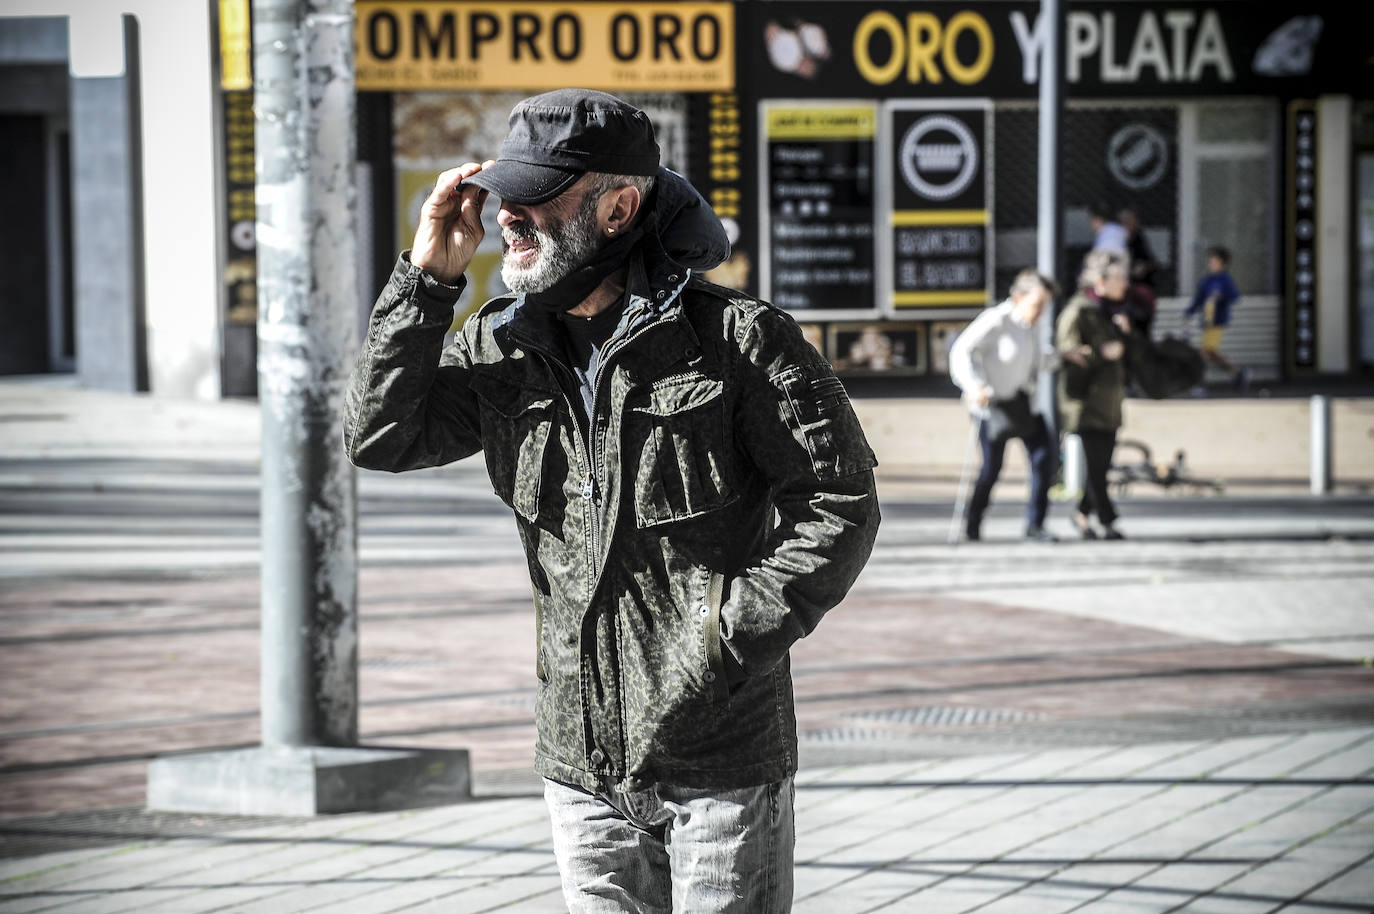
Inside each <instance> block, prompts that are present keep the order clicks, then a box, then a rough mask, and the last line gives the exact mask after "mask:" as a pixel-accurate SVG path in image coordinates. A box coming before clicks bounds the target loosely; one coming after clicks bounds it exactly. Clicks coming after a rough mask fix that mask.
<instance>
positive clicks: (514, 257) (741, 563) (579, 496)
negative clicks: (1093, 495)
mask: <svg viewBox="0 0 1374 914" xmlns="http://www.w3.org/2000/svg"><path fill="white" fill-rule="evenodd" d="M510 125H511V129H510V134H509V135H508V137H507V138H506V141H505V143H504V144H503V146H502V149H501V153H500V155H499V157H498V158H497V159H496V160H495V161H487V162H484V163H481V164H478V163H468V164H466V165H463V166H461V167H459V168H456V169H453V170H451V171H447V172H444V173H443V174H442V175H440V176H439V180H438V183H437V184H436V185H435V188H434V192H433V193H432V194H431V195H430V197H429V199H428V200H427V201H426V202H425V204H424V207H423V210H422V214H421V219H420V226H419V229H418V230H417V232H416V236H415V242H414V246H413V247H412V249H411V250H410V251H408V252H405V253H402V255H401V257H400V261H399V262H398V263H397V265H396V268H395V271H394V272H393V274H392V276H391V279H390V280H389V282H388V283H387V286H386V289H385V290H384V291H383V292H382V295H381V298H380V299H379V300H378V302H377V305H376V307H375V309H374V311H373V314H372V320H371V324H370V327H369V330H368V334H367V340H366V343H365V345H364V347H363V350H362V353H361V355H360V357H359V360H358V364H357V367H356V369H355V370H354V373H353V377H352V380H351V382H350V388H349V393H348V398H347V405H348V408H347V417H346V426H345V439H346V444H347V448H348V453H349V455H350V456H351V457H352V459H353V460H354V462H355V463H357V464H358V465H359V466H365V467H370V468H374V469H383V470H392V471H397V470H405V469H409V468H411V467H421V466H433V465H437V464H443V463H448V462H450V461H453V460H457V459H459V458H462V457H466V456H468V455H470V454H473V453H475V452H477V451H479V450H480V451H483V452H484V454H485V456H486V462H487V469H488V471H489V474H490V476H491V481H492V485H493V487H494V488H495V491H496V494H497V495H498V496H500V498H501V499H502V500H503V501H504V502H505V503H506V504H507V505H508V506H509V507H510V508H511V510H512V511H513V512H514V515H515V523H516V526H517V528H518V530H519V534H520V538H521V541H522V542H523V544H524V548H525V553H526V555H527V557H528V560H529V568H530V580H531V585H532V588H533V591H534V613H535V623H536V624H535V627H536V641H537V644H536V645H535V649H534V651H533V652H532V653H533V654H534V658H535V662H534V664H533V666H534V668H535V672H536V675H537V678H538V698H537V702H536V710H535V717H536V723H537V729H538V737H537V742H536V746H535V768H536V771H537V772H538V773H539V774H541V775H543V777H544V778H545V797H546V800H547V803H548V807H549V811H550V815H551V818H552V820H553V836H554V850H555V854H556V856H557V859H558V864H559V868H560V871H561V873H562V877H563V888H564V895H565V898H566V901H567V904H568V907H569V909H570V910H571V911H573V912H606V911H641V910H655V911H659V910H662V911H667V910H669V909H672V910H682V911H692V912H727V911H728V912H749V914H769V912H779V911H786V910H789V909H790V906H791V897H792V888H791V887H792V847H793V840H794V839H793V834H794V832H793V824H792V822H793V819H792V797H793V785H792V776H793V774H794V773H795V771H796V767H797V733H796V721H795V715H794V710H793V698H792V680H791V675H790V672H789V664H788V649H789V648H790V646H791V645H792V643H793V642H794V641H796V640H797V639H799V638H801V637H803V636H805V635H807V634H809V633H810V632H811V631H812V630H813V629H814V628H815V627H816V626H817V624H818V623H819V622H820V621H821V617H822V616H823V615H824V614H825V613H826V612H827V611H829V610H830V609H831V608H832V607H834V606H835V605H836V604H837V603H838V602H839V601H840V600H841V599H842V598H843V597H844V595H845V593H846V591H847V590H848V589H849V587H850V585H851V584H852V583H853V581H854V579H855V578H856V577H857V576H858V573H859V571H860V569H862V568H863V565H864V563H865V561H866V560H867V558H868V555H869V552H870V550H871V548H872V545H873V540H874V537H875V535H876V532H877V527H878V502H877V495H876V492H875V490H874V481H873V467H874V465H875V463H876V461H875V459H874V456H873V452H872V450H871V449H870V448H869V446H868V443H867V441H865V439H864V435H863V431H862V430H861V429H860V427H859V422H858V419H857V418H856V416H855V414H854V410H853V408H852V407H851V405H850V402H849V397H848V395H847V394H846V392H845V389H844V386H843V385H842V384H841V383H840V381H839V380H837V379H836V377H835V375H834V373H833V372H832V370H831V367H830V364H829V363H828V362H827V361H826V360H825V359H824V358H823V357H822V356H821V355H820V354H819V353H818V352H817V351H816V350H815V349H814V348H813V347H812V346H811V345H810V344H809V343H807V342H806V340H805V339H804V338H803V336H802V333H801V330H800V329H799V327H798V326H797V324H796V322H795V321H793V319H792V318H791V317H790V316H788V315H787V314H785V313H784V312H782V311H780V310H778V309H777V308H774V307H773V306H771V305H769V304H768V303H767V302H763V301H759V300H757V299H753V298H750V297H749V296H747V295H743V294H741V293H739V292H736V291H734V290H730V289H724V288H720V287H718V286H713V285H711V284H710V283H707V282H704V281H702V280H701V279H699V278H698V277H697V275H696V274H697V273H698V271H700V270H704V269H709V268H710V267H712V266H715V265H716V264H717V263H719V262H721V261H722V260H723V259H724V258H725V257H726V255H727V254H728V244H727V242H726V239H725V235H724V231H723V229H722V228H721V226H720V223H719V221H718V220H717V219H716V218H715V216H714V214H713V213H712V212H711V211H710V209H709V207H708V206H707V204H706V202H705V201H704V200H703V199H702V198H701V197H700V196H699V195H698V194H697V193H696V191H695V190H693V189H692V187H691V185H690V184H688V183H687V182H686V181H685V180H684V179H683V178H681V177H680V176H678V175H676V174H674V173H672V172H670V171H667V170H666V169H663V168H660V167H659V153H658V146H657V143H656V142H655V140H654V136H653V128H652V126H651V125H650V123H649V120H648V118H647V116H646V115H645V114H644V112H642V111H639V110H637V109H635V108H633V107H631V106H630V105H628V104H626V103H624V102H623V101H621V100H620V99H617V98H615V97H613V96H610V95H606V94H605V93H600V92H591V91H587V90H578V89H564V90H557V91H554V92H549V93H545V94H544V95H540V96H536V97H534V98H530V99H526V100H525V101H523V102H521V103H520V104H519V105H517V106H516V108H515V110H514V111H513V112H512V114H511V121H510ZM488 193H494V194H496V195H497V196H498V197H500V198H501V200H502V205H501V210H500V213H499V215H498V219H497V222H498V223H499V225H500V226H501V231H502V241H503V248H504V253H503V259H502V277H503V278H504V280H505V282H506V285H507V286H508V287H509V288H510V289H511V290H512V294H510V295H505V296H501V297H499V298H497V299H494V300H493V301H491V302H489V303H488V304H487V305H486V306H485V307H484V308H482V309H481V310H480V312H479V313H477V314H476V315H475V316H474V317H472V318H471V319H470V320H469V321H468V322H467V323H466V324H465V326H464V327H463V328H462V330H461V332H459V333H458V334H457V337H456V339H454V341H453V344H452V345H451V346H450V347H448V348H447V349H443V339H444V334H445V331H446V330H447V328H448V325H449V322H450V320H451V318H452V314H453V305H454V303H455V301H456V300H457V298H458V295H459V293H460V292H461V291H462V289H463V286H464V282H465V281H464V278H463V273H464V271H465V270H466V269H467V266H468V263H469V261H470V260H471V258H472V256H473V252H474V250H475V249H476V247H477V244H478V242H479V241H480V240H481V237H482V222H481V212H482V208H483V206H484V204H485V203H486V201H487V195H488Z"/></svg>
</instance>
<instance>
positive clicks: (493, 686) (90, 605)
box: [0, 565, 1374, 853]
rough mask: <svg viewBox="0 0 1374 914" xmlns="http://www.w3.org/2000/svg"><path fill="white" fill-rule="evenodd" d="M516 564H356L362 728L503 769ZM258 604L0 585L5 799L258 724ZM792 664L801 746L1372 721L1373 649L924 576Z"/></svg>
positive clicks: (117, 773) (220, 739)
mask: <svg viewBox="0 0 1374 914" xmlns="http://www.w3.org/2000/svg"><path fill="white" fill-rule="evenodd" d="M524 575H525V572H524V569H523V566H513V565H511V566H501V565H491V566H488V567H487V568H486V569H485V570H484V574H483V575H481V576H480V578H477V579H475V578H474V576H472V575H470V574H466V573H464V572H463V571H461V570H458V569H452V568H427V569H425V570H424V572H423V573H422V574H416V573H415V571H414V570H412V569H394V568H391V569H388V568H381V569H375V568H374V569H364V571H363V574H362V580H361V598H360V605H361V606H362V607H363V610H362V622H361V625H362V637H361V685H362V710H361V728H362V734H363V739H364V742H366V743H369V744H390V745H413V746H441V747H455V746H461V747H465V748H468V749H470V750H471V752H472V753H473V763H474V768H475V770H476V772H477V777H478V783H479V786H481V785H482V783H483V779H484V778H487V779H488V781H489V782H490V783H492V784H494V785H497V788H498V789H499V788H500V786H501V785H504V784H507V783H508V782H512V779H514V782H520V780H519V779H520V773H521V772H528V771H529V769H530V765H531V763H532V755H531V751H532V746H533V742H534V734H533V704H532V703H533V676H532V669H531V667H532V664H531V662H530V654H531V651H532V648H531V645H532V644H533V638H534V632H533V622H532V618H531V616H532V614H531V612H530V611H529V607H528V597H527V593H528V584H527V583H526V581H525V578H524ZM458 595H461V596H458ZM256 602H257V581H256V579H255V577H254V576H252V575H244V574H227V575H226V574H221V575H209V576H182V577H177V576H169V577H165V578H160V579H157V580H153V581H149V580H143V579H137V578H135V579H127V580H119V579H110V578H102V579H99V580H93V581H85V580H80V579H78V580H69V579H45V580H41V581H28V582H24V583H23V584H22V586H11V587H7V588H5V589H4V590H2V591H0V625H2V626H3V627H2V628H0V669H4V670H5V674H4V676H5V686H4V689H3V693H2V694H0V816H3V817H7V818H8V817H16V816H34V815H38V814H42V813H53V812H61V811H70V810H89V809H101V808H116V807H128V806H135V805H138V804H141V803H142V800H143V787H144V768H145V765H146V762H147V760H148V759H149V758H152V757H155V756H157V755H160V754H166V753H173V752H187V751H195V750H202V749H206V748H209V747H224V746H236V745H249V744H253V743H256V741H257V737H258V722H257V701H258V694H257V689H258V685H257V659H258V633H257V608H256ZM794 669H795V676H796V692H797V698H798V709H799V723H800V728H801V730H802V732H803V758H802V761H803V764H806V765H812V764H825V763H834V762H857V761H879V760H884V759H888V758H894V757H905V758H911V757H920V756H929V755H944V754H951V753H962V752H970V751H983V752H986V751H989V750H991V749H996V748H999V747H1005V746H1007V745H1019V744H1024V743H1030V744H1037V743H1038V744H1049V745H1063V744H1066V743H1084V742H1089V743H1092V742H1103V741H1118V740H1122V739H1127V740H1129V741H1133V742H1134V741H1141V740H1147V739H1160V738H1166V737H1167V736H1168V735H1169V734H1170V733H1171V732H1173V733H1176V734H1180V735H1194V734H1193V731H1199V732H1200V733H1201V734H1203V735H1213V734H1217V735H1219V734H1220V733H1221V732H1222V731H1219V730H1218V729H1217V728H1218V727H1231V728H1235V727H1239V726H1246V727H1250V728H1251V729H1253V728H1255V727H1259V726H1260V718H1262V717H1265V716H1269V717H1274V718H1275V719H1280V720H1281V721H1282V722H1283V723H1284V726H1286V727H1287V728H1288V729H1294V728H1295V726H1301V725H1302V721H1303V720H1304V719H1305V720H1306V722H1307V723H1308V724H1311V725H1319V726H1332V725H1339V724H1342V723H1360V722H1365V723H1374V700H1371V699H1374V671H1371V670H1370V669H1369V668H1368V667H1366V666H1364V665H1362V664H1360V663H1358V662H1351V661H1349V660H1345V659H1341V658H1336V657H1325V656H1317V655H1311V654H1295V653H1290V652H1286V651H1277V650H1273V649H1271V648H1268V647H1265V646H1262V645H1258V646H1257V645H1250V644H1224V643H1219V642H1215V641H1210V640H1205V639H1199V638H1187V637H1181V636H1178V635H1173V634H1169V633H1166V632H1160V631H1155V630H1152V629H1146V628H1141V627H1138V626H1133V625H1126V624H1121V623H1118V622H1111V621H1103V620H1099V619H1083V618H1076V617H1073V616H1068V615H1064V614H1061V613H1055V612H1048V611H1043V610H1032V609H1024V608H1017V607H1014V606H1007V605H1004V604H998V603H989V602H985V601H981V600H974V599H967V598H960V597H952V596H944V595H939V594H922V593H919V592H918V593H892V592H890V591H875V590H860V591H859V592H857V593H856V594H855V595H854V596H852V597H851V599H850V600H849V601H848V602H847V603H846V604H845V606H843V607H841V608H840V609H838V610H836V611H835V612H834V613H832V614H831V616H829V617H828V618H827V619H826V620H825V622H824V623H823V625H822V627H821V629H820V630H819V631H818V632H817V633H816V634H815V635H814V636H813V637H812V638H810V639H807V640H804V641H802V642H801V643H800V644H798V645H797V647H796V649H795V650H794ZM1285 709H1288V710H1287V711H1285ZM1188 722H1191V724H1190V726H1191V727H1192V730H1188V729H1187V728H1186V727H1184V725H1185V724H1187V723H1188ZM1295 722H1296V723H1295ZM1133 727H1134V728H1135V730H1136V731H1138V732H1136V733H1135V735H1131V733H1130V731H1131V729H1132V728H1133ZM1171 727H1172V730H1171ZM1180 727H1184V729H1179V728H1180ZM1260 729H1263V728H1262V727H1260ZM1229 732H1246V731H1245V730H1240V731H1237V730H1235V729H1232V730H1230V731H1229ZM1008 740H1012V742H1011V743H1008ZM980 741H981V742H980ZM522 783H524V784H525V785H526V786H527V785H528V784H529V783H531V778H530V777H529V776H526V777H525V778H524V781H523V782H522ZM6 843H8V844H10V845H13V844H14V841H13V840H9V841H7V840H6V837H5V832H4V828H3V825H2V824H0V848H3V847H4V845H5V844H6ZM0 853H3V850H0Z"/></svg>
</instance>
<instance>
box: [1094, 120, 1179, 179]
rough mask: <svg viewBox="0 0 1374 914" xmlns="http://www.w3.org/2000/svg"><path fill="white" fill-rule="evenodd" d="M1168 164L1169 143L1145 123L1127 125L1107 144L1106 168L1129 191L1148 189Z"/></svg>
mask: <svg viewBox="0 0 1374 914" xmlns="http://www.w3.org/2000/svg"><path fill="white" fill-rule="evenodd" d="M1168 167H1169V144H1168V143H1167V142H1166V141H1165V139H1164V135H1163V134H1161V133H1160V132H1159V131H1158V130H1156V129H1155V128H1153V127H1151V126H1149V125H1148V124H1127V125H1126V126H1125V127H1122V128H1121V129H1120V130H1118V131H1117V132H1116V133H1114V134H1112V138H1111V141H1110V142H1109V143H1108V144H1107V168H1108V169H1110V170H1111V173H1112V177H1114V178H1116V179H1117V180H1118V181H1120V182H1121V183H1122V184H1124V185H1125V186H1126V187H1129V188H1130V189H1131V190H1149V189H1150V188H1151V187H1154V186H1155V185H1156V184H1158V183H1159V179H1160V178H1162V177H1164V169H1166V168H1168Z"/></svg>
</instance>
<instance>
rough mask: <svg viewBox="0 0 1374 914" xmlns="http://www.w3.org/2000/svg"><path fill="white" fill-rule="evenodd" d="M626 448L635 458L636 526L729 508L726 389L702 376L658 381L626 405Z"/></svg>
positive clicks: (732, 489) (731, 490) (682, 518)
mask: <svg viewBox="0 0 1374 914" xmlns="http://www.w3.org/2000/svg"><path fill="white" fill-rule="evenodd" d="M625 422H626V439H625V441H626V447H627V449H628V451H629V455H628V456H630V457H631V458H635V457H637V467H636V470H635V491H634V499H635V523H636V525H637V526H638V527H641V528H644V527H653V526H656V525H658V524H666V523H671V522H673V521H680V520H687V519H689V518H693V517H699V516H701V515H703V514H707V513H709V512H711V511H715V510H717V509H719V508H722V507H724V506H725V505H728V504H729V503H730V502H732V501H734V500H735V498H736V494H735V491H734V488H733V486H732V485H731V482H730V480H731V478H732V475H733V472H732V468H731V466H730V462H729V460H730V458H729V455H730V453H731V451H730V449H729V434H728V424H727V416H726V409H725V384H724V382H723V381H721V380H719V379H714V378H709V377H706V376H704V375H700V374H692V375H685V376H682V377H680V378H671V379H667V380H664V381H659V382H658V383H656V384H655V385H654V386H653V387H652V388H650V389H649V391H648V392H647V399H646V398H644V397H643V395H641V396H640V397H636V398H635V399H634V403H633V405H628V408H627V410H626V416H625Z"/></svg>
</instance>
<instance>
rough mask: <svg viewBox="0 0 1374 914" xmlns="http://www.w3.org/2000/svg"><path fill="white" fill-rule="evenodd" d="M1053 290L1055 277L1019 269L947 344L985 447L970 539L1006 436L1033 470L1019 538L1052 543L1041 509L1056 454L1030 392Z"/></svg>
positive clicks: (977, 532)
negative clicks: (1007, 289)
mask: <svg viewBox="0 0 1374 914" xmlns="http://www.w3.org/2000/svg"><path fill="white" fill-rule="evenodd" d="M1055 292H1056V289H1055V283H1054V280H1053V279H1051V278H1050V277H1048V276H1045V275H1044V274H1042V273H1037V272H1036V271H1035V270H1022V271H1021V272H1020V273H1018V274H1017V275H1016V279H1015V281H1014V282H1012V284H1011V293H1010V295H1009V296H1008V297H1007V300H1006V301H1004V302H1002V303H1001V304H1000V305H996V306H994V307H992V308H988V309H987V310H986V311H984V312H983V313H982V314H980V315H978V317H977V318H976V319H975V320H974V321H973V323H971V324H969V326H968V327H967V328H965V330H964V332H963V333H961V334H959V336H958V338H957V339H956V340H955V341H954V346H953V347H952V348H951V349H950V354H949V359H950V361H949V375H950V377H951V378H952V379H953V380H954V383H955V384H958V385H959V387H960V389H961V390H963V392H964V402H965V403H966V404H967V405H968V408H969V411H970V412H971V413H972V414H973V415H974V417H975V418H976V419H977V420H978V442H979V444H980V445H981V446H982V451H983V466H982V469H981V470H980V471H979V473H978V481H977V483H975V484H974V487H973V497H972V499H970V501H969V506H968V513H967V515H966V516H965V519H964V532H965V535H966V536H967V537H968V539H970V540H978V539H981V537H982V524H983V514H984V512H985V511H987V507H988V504H989V502H990V501H991V500H992V487H993V485H994V484H995V483H996V482H997V477H998V475H999V474H1000V473H1001V472H1002V458H1003V455H1004V454H1005V452H1006V447H1007V442H1008V441H1010V440H1011V439H1012V438H1020V439H1021V441H1022V443H1024V444H1025V446H1026V454H1027V456H1028V458H1029V461H1030V471H1031V477H1030V500H1029V502H1028V503H1027V505H1026V530H1025V538H1026V539H1027V540H1032V541H1035V542H1042V543H1052V542H1054V539H1055V538H1054V536H1053V535H1051V534H1050V533H1049V532H1048V531H1046V530H1045V514H1046V512H1047V511H1048V510H1049V492H1050V483H1051V481H1052V480H1053V479H1054V474H1055V470H1056V467H1057V463H1058V456H1059V454H1058V448H1056V447H1055V442H1054V440H1053V439H1052V438H1051V437H1050V433H1049V428H1048V427H1047V426H1046V424H1045V419H1044V417H1043V416H1041V415H1040V414H1038V413H1036V412H1035V411H1034V409H1033V407H1032V406H1031V396H1032V395H1033V394H1034V393H1035V381H1036V375H1037V374H1038V372H1039V371H1040V370H1041V369H1042V368H1043V367H1046V366H1045V364H1044V362H1045V360H1044V359H1043V358H1042V353H1041V346H1040V338H1039V334H1038V333H1037V332H1036V327H1035V322H1036V321H1038V320H1039V319H1040V315H1041V314H1043V313H1044V311H1045V308H1046V307H1047V306H1048V304H1049V303H1050V302H1051V301H1052V300H1053V299H1054V296H1055ZM1050 355H1053V354H1052V353H1051V354H1050Z"/></svg>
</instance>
